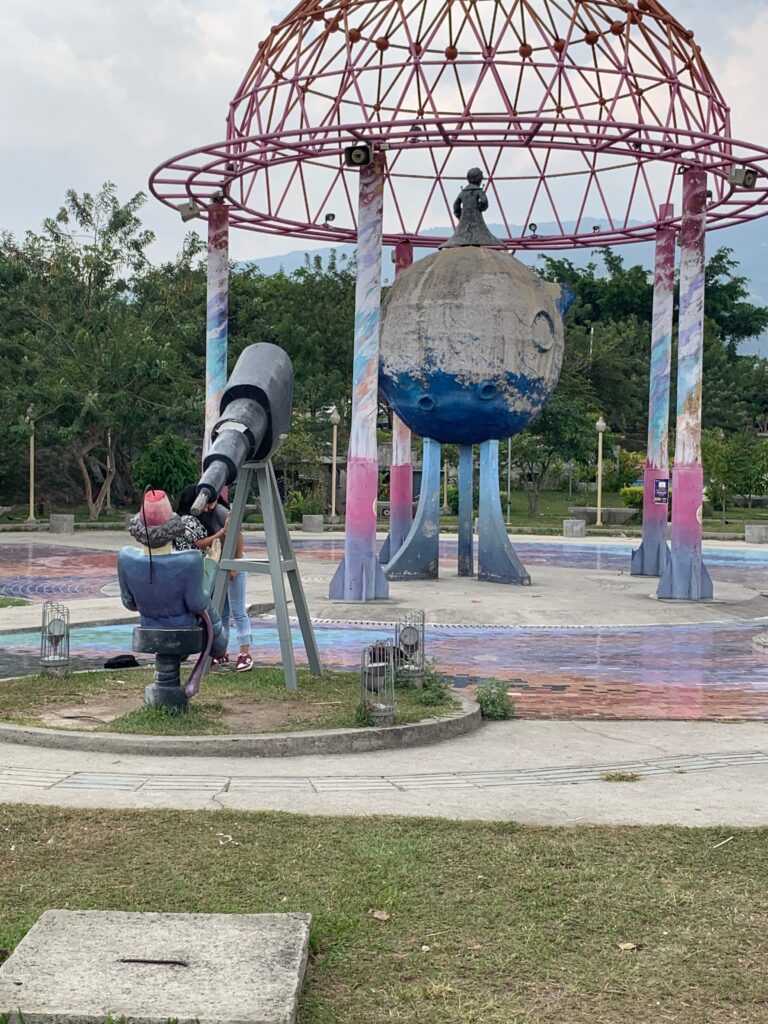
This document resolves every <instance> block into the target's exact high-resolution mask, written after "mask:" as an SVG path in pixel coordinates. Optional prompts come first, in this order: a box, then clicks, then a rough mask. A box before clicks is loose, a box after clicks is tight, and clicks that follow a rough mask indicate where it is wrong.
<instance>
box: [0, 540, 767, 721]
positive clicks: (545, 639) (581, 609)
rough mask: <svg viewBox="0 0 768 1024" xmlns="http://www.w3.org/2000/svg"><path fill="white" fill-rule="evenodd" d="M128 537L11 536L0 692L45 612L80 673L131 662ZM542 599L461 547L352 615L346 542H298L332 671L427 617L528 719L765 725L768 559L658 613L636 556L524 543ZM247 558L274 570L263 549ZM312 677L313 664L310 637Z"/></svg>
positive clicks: (252, 594)
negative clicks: (409, 618)
mask: <svg viewBox="0 0 768 1024" xmlns="http://www.w3.org/2000/svg"><path fill="white" fill-rule="evenodd" d="M125 540H126V537H125V535H124V534H121V533H117V532H103V533H101V532H100V533H95V532H94V533H88V534H85V535H83V534H78V535H76V536H74V537H71V538H66V539H65V540H64V541H62V540H61V539H60V538H55V537H50V536H46V535H45V534H40V535H36V536H35V537H34V539H32V540H30V539H29V538H28V537H27V538H24V537H23V536H19V537H17V536H15V535H6V537H4V538H3V543H2V545H0V594H3V595H8V596H22V597H25V598H27V599H28V600H32V601H33V602H35V604H33V605H31V606H27V607H25V608H12V609H4V610H2V611H0V630H1V631H2V634H3V642H2V653H0V677H1V676H6V677H7V676H10V675H16V674H20V673H23V672H25V671H29V670H31V669H33V668H34V666H35V663H36V658H37V646H38V635H37V634H36V632H35V630H36V629H38V628H39V616H40V611H39V602H40V601H43V600H47V599H50V598H55V599H56V600H61V601H63V602H65V603H66V604H67V605H68V607H69V608H70V610H71V613H72V622H73V625H74V627H75V628H74V630H73V635H72V650H73V655H74V659H75V663H76V666H77V667H81V668H86V667H94V666H100V665H102V664H103V663H104V661H105V660H106V659H107V658H109V657H112V656H114V655H116V654H120V653H124V652H126V651H129V650H130V648H131V630H132V624H133V622H134V621H135V616H133V615H131V614H130V613H127V612H126V611H125V609H124V608H123V607H122V605H121V604H120V601H119V598H118V597H117V584H116V577H115V551H116V550H117V549H118V548H119V547H120V546H122V545H123V544H124V543H125ZM515 544H516V547H517V550H518V551H519V553H520V555H521V557H522V558H523V560H524V562H525V564H526V565H527V566H528V568H529V570H530V571H531V574H532V576H533V586H531V587H529V588H528V587H526V588H522V587H505V586H502V585H497V584H485V583H483V584H481V583H478V582H477V580H466V579H459V578H458V577H457V576H456V541H455V539H452V538H448V539H446V540H445V541H444V542H443V545H442V551H441V574H442V578H441V580H440V582H439V583H434V582H415V583H397V584H395V585H393V587H392V596H393V600H391V601H389V602H381V603H369V604H366V605H344V604H338V603H335V602H331V601H329V600H328V599H327V588H328V581H329V579H330V577H331V575H332V574H333V571H334V569H335V566H336V564H337V562H338V560H339V559H340V558H341V555H342V553H343V538H342V537H341V535H337V536H327V535H326V536H312V537H304V538H298V539H297V540H296V548H297V554H298V557H299V560H300V564H301V568H302V576H303V579H304V583H305V587H306V590H307V595H308V600H309V605H310V609H311V612H312V614H313V617H314V619H315V623H316V631H317V638H318V643H319V646H320V651H321V655H322V657H323V660H324V663H325V664H326V665H328V666H329V667H331V668H342V669H353V670H354V669H356V668H357V666H358V665H359V658H360V650H361V648H362V647H363V646H364V645H365V644H368V643H372V642H373V641H375V640H377V639H380V638H381V637H382V636H387V635H388V633H389V632H390V630H391V623H393V622H394V621H396V619H397V617H398V615H399V614H401V613H402V611H403V610H404V609H407V608H424V609H425V611H426V617H427V622H428V629H427V645H428V648H427V653H428V657H429V658H430V659H431V660H433V661H434V663H435V664H436V666H437V668H438V669H440V670H441V671H442V672H444V673H446V674H447V675H449V676H450V677H451V678H452V680H453V681H454V683H455V685H457V686H459V687H467V686H470V687H471V686H473V685H475V684H476V683H478V682H479V681H481V680H483V679H485V678H489V677H493V678H495V679H501V680H504V681H506V682H508V684H509V689H510V693H511V694H512V695H513V697H514V700H515V702H516V705H517V709H518V713H519V714H520V715H522V716H524V717H526V718H535V717H542V718H552V717H557V718H602V719H643V718H648V719H686V720H691V719H694V720H696V719H705V720H713V719H714V720H716V719H721V718H738V719H751V720H757V721H762V720H765V719H768V657H766V656H765V655H764V654H761V653H759V652H757V651H755V650H754V649H753V647H752V638H753V637H754V636H755V635H757V634H759V633H761V632H764V631H765V630H766V629H768V597H767V596H766V595H765V594H764V593H763V590H764V589H765V590H768V551H766V550H764V549H763V548H760V547H756V546H751V547H750V546H747V545H743V544H741V545H732V546H730V547H729V546H726V545H716V544H710V545H708V546H707V550H706V557H707V564H708V566H709V569H710V572H711V574H712V576H713V578H714V580H715V583H716V600H715V601H714V602H704V603H700V604H691V603H688V602H683V601H678V602H659V601H657V600H655V599H654V590H655V581H654V580H650V579H642V578H640V579H638V578H636V577H630V576H629V574H628V564H629V557H630V553H631V545H630V544H629V543H628V542H626V541H616V540H603V539H598V540H597V541H593V540H591V539H590V541H588V542H584V541H580V542H573V541H570V542H568V541H565V540H559V539H557V538H552V539H549V538H547V539H544V538H538V539H531V538H526V539H523V538H520V539H516V540H515ZM247 547H248V550H249V551H250V552H253V553H254V554H256V556H257V557H258V556H259V555H262V554H263V550H264V546H263V541H262V540H261V537H260V535H259V534H250V535H249V536H248V541H247ZM248 593H249V600H250V601H251V602H252V603H253V604H254V605H256V606H258V607H260V608H262V609H263V608H268V607H269V601H270V597H271V594H270V590H269V581H268V579H265V578H255V579H254V578H251V579H250V580H249V591H248ZM253 628H254V639H255V645H254V647H255V651H254V653H255V658H256V661H257V663H259V664H263V665H275V664H279V660H280V652H279V643H278V636H277V629H276V625H275V621H274V619H273V618H272V617H271V616H270V615H269V614H268V613H267V614H263V615H261V616H258V617H255V618H254V620H253ZM295 641H296V649H297V652H298V655H299V660H300V662H303V661H304V654H303V648H302V646H301V642H300V636H299V634H298V630H296V633H295Z"/></svg>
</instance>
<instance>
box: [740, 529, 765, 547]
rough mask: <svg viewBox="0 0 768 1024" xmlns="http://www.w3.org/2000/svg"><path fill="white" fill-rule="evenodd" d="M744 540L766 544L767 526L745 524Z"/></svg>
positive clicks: (750, 542)
mask: <svg viewBox="0 0 768 1024" xmlns="http://www.w3.org/2000/svg"><path fill="white" fill-rule="evenodd" d="M744 540H745V541H746V542H747V544H768V526H753V525H747V526H745V527H744Z"/></svg>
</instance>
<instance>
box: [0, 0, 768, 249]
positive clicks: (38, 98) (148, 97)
mask: <svg viewBox="0 0 768 1024" xmlns="http://www.w3.org/2000/svg"><path fill="white" fill-rule="evenodd" d="M294 5H295V0H226V2H225V0H0V184H1V186H2V187H1V188H0V228H7V229H10V230H11V231H13V232H15V233H17V234H23V232H24V231H25V230H26V229H27V228H30V227H32V228H37V227H39V225H40V222H41V220H42V218H43V217H45V216H46V215H49V214H52V213H54V212H55V211H56V210H57V209H58V206H59V205H60V203H61V200H62V198H63V196H64V192H65V190H66V189H67V188H69V187H74V188H76V189H77V190H78V191H86V190H88V191H93V190H96V189H98V187H99V185H100V184H101V183H102V182H103V181H105V180H107V179H111V180H112V181H114V182H116V184H117V186H118V188H119V191H120V195H121V197H123V198H127V197H128V196H129V195H132V194H133V193H134V192H137V191H139V190H144V189H146V187H147V179H148V176H149V174H150V172H151V171H152V170H153V168H154V167H155V166H156V165H157V164H159V163H160V162H162V161H163V160H164V159H166V158H167V157H169V156H172V155H173V154H175V153H178V152H180V151H183V150H186V149H191V148H193V147H195V146H198V145H201V144H203V143H206V142H212V141H215V140H218V139H220V138H222V137H223V136H224V133H225V115H226V112H227V104H228V101H229V100H230V98H231V97H232V95H233V94H234V92H235V90H236V88H237V86H238V85H239V82H240V80H241V78H242V76H243V74H244V73H245V71H246V69H247V67H248V64H249V63H250V61H251V59H252V57H253V55H254V53H255V51H256V46H257V44H258V42H259V40H260V39H261V38H262V37H263V36H264V35H265V33H266V31H267V30H268V29H269V27H270V25H272V24H274V22H275V21H277V20H279V19H280V18H281V17H282V16H283V15H284V14H285V13H287V12H288V11H289V10H290V9H291V8H292V7H293V6H294ZM667 6H668V8H669V10H670V11H671V12H672V13H673V14H674V15H675V16H676V17H678V18H679V19H680V20H681V21H682V22H683V23H684V24H686V25H689V26H690V27H691V28H693V29H694V30H695V32H696V37H697V40H698V42H699V43H700V44H701V45H702V47H703V48H704V54H705V57H706V58H707V60H708V62H709V64H710V67H711V68H712V70H713V72H714V73H715V75H716V77H717V78H718V80H719V83H720V86H721V88H722V90H723V93H724V94H725V97H726V99H727V100H728V101H729V103H730V105H731V107H732V108H733V120H734V132H735V134H736V136H737V137H739V138H744V139H750V140H753V141H756V142H760V143H762V144H766V143H767V142H768V101H767V100H766V97H767V96H768V56H767V55H768V0H739V2H738V3H732V2H728V0H670V2H669V3H668V5H667ZM144 219H145V221H146V223H147V224H148V226H150V227H151V228H152V229H153V230H154V231H155V232H156V234H157V243H156V245H155V248H154V251H153V256H154V257H155V258H156V259H163V258H170V257H172V256H173V254H174V253H175V252H176V251H177V249H178V248H179V246H180V244H181V241H182V238H183V235H184V230H185V229H184V228H183V226H182V224H181V221H180V220H179V218H178V216H177V215H176V214H174V213H173V212H172V211H169V210H168V209H166V208H165V207H163V206H161V205H160V204H159V203H158V202H157V201H156V200H154V199H150V200H149V201H148V203H147V206H146V207H145V216H144ZM767 223H768V222H767ZM297 247H298V246H297V243H296V242H295V241H293V240H287V241H285V242H282V241H281V240H279V239H267V238H265V237H261V236H257V235H253V234H252V233H250V232H242V233H238V232H235V233H234V237H233V240H232V255H233V257H234V258H236V259H244V258H259V257H261V256H266V255H271V254H274V253H279V252H285V251H288V250H292V249H296V248H297Z"/></svg>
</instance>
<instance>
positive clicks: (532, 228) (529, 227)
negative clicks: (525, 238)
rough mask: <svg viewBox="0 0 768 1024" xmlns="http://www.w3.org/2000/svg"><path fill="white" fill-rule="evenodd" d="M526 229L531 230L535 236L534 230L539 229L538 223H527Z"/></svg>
mask: <svg viewBox="0 0 768 1024" xmlns="http://www.w3.org/2000/svg"><path fill="white" fill-rule="evenodd" d="M528 230H529V231H530V232H531V234H532V235H533V237H534V238H535V237H536V232H537V231H538V230H539V225H538V224H529V225H528Z"/></svg>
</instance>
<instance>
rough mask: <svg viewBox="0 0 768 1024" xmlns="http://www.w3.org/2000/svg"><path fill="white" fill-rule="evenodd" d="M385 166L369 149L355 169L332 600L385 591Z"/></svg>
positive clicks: (375, 596)
mask: <svg viewBox="0 0 768 1024" xmlns="http://www.w3.org/2000/svg"><path fill="white" fill-rule="evenodd" d="M385 170H386V163H385V156H384V154H383V153H374V155H373V161H372V163H370V164H369V165H368V166H367V167H363V168H362V169H361V170H360V203H359V214H358V221H357V225H358V226H357V287H356V290H355V355H354V372H353V381H352V427H351V433H350V439H349V457H348V459H347V505H346V531H345V535H344V558H343V559H342V561H341V563H340V565H339V567H338V569H337V570H336V573H335V575H334V577H333V579H332V580H331V586H330V593H329V596H330V598H331V599H332V600H334V601H350V602H358V601H360V602H363V601H374V600H377V599H385V598H388V597H389V584H388V582H387V578H386V576H385V575H384V573H383V572H382V569H381V566H380V565H379V561H378V558H377V557H376V499H377V497H378V490H379V456H378V440H377V435H376V420H377V412H378V399H379V338H380V334H381V254H382V234H383V221H384V176H385Z"/></svg>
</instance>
